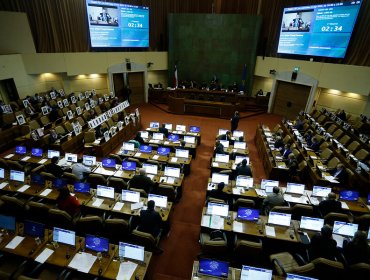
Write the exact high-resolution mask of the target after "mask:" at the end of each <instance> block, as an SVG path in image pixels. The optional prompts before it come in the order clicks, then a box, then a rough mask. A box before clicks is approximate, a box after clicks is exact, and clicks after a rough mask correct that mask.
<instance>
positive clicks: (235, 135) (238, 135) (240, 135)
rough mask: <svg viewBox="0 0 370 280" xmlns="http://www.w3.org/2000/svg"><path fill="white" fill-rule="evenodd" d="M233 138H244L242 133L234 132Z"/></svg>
mask: <svg viewBox="0 0 370 280" xmlns="http://www.w3.org/2000/svg"><path fill="white" fill-rule="evenodd" d="M233 137H244V131H240V130H234V132H233Z"/></svg>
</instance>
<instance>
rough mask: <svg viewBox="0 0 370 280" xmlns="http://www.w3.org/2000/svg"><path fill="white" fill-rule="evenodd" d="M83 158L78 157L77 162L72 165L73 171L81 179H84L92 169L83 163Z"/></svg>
mask: <svg viewBox="0 0 370 280" xmlns="http://www.w3.org/2000/svg"><path fill="white" fill-rule="evenodd" d="M82 161H83V160H82V158H78V159H77V162H76V163H75V164H73V165H72V173H73V174H74V175H76V176H77V177H78V179H79V180H80V181H84V180H85V179H86V177H87V175H88V174H89V173H91V169H90V168H89V167H87V166H85V165H84V164H83V163H82Z"/></svg>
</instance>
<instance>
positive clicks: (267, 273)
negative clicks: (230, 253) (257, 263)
mask: <svg viewBox="0 0 370 280" xmlns="http://www.w3.org/2000/svg"><path fill="white" fill-rule="evenodd" d="M271 279H272V270H269V269H265V268H259V267H252V266H246V265H243V267H242V272H241V275H240V280H271Z"/></svg>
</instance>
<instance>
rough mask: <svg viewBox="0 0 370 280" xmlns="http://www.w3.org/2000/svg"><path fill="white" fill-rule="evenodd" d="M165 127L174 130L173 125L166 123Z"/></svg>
mask: <svg viewBox="0 0 370 280" xmlns="http://www.w3.org/2000/svg"><path fill="white" fill-rule="evenodd" d="M164 127H165V128H167V129H168V130H172V123H165V124H164Z"/></svg>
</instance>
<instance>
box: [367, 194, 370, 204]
mask: <svg viewBox="0 0 370 280" xmlns="http://www.w3.org/2000/svg"><path fill="white" fill-rule="evenodd" d="M367 204H369V205H370V193H369V194H368V195H367Z"/></svg>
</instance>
